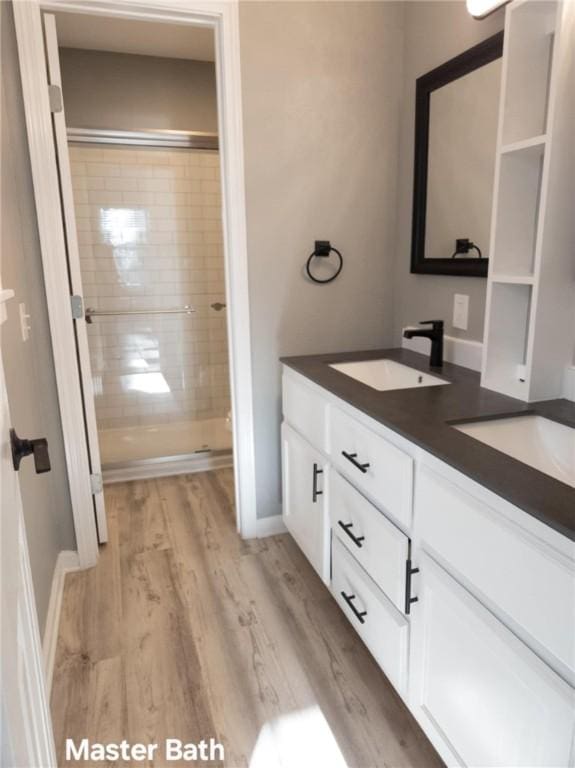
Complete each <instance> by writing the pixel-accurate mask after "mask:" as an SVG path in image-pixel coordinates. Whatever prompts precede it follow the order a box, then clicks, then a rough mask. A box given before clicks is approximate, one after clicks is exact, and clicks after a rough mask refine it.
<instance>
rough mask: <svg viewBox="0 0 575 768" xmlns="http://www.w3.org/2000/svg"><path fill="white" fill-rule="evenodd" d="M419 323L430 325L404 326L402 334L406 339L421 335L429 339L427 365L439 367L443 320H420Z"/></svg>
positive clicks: (441, 353)
mask: <svg viewBox="0 0 575 768" xmlns="http://www.w3.org/2000/svg"><path fill="white" fill-rule="evenodd" d="M420 325H431V328H406V329H405V330H404V332H403V335H404V337H405V338H406V339H413V338H414V337H416V336H422V337H423V338H424V339H431V356H430V358H429V365H430V366H431V367H432V368H441V366H442V365H443V320H422V321H421V323H420Z"/></svg>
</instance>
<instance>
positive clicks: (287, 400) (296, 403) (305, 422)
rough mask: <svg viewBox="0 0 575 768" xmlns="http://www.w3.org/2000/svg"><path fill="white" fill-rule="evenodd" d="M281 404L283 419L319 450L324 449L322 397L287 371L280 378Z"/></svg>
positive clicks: (323, 406)
mask: <svg viewBox="0 0 575 768" xmlns="http://www.w3.org/2000/svg"><path fill="white" fill-rule="evenodd" d="M282 406H283V415H284V419H285V421H287V422H288V424H290V425H291V426H292V427H294V428H295V429H296V430H297V431H298V432H299V433H300V435H303V436H304V437H305V438H306V440H309V442H310V443H311V444H312V445H313V446H314V447H315V448H318V449H319V450H320V451H324V452H325V451H326V449H327V446H326V412H327V403H326V401H325V400H324V398H323V397H322V396H321V395H320V394H318V393H317V392H314V390H313V389H311V387H308V386H306V384H305V383H304V382H302V381H300V380H299V379H298V378H296V377H295V376H292V375H290V374H289V373H284V375H283V379H282Z"/></svg>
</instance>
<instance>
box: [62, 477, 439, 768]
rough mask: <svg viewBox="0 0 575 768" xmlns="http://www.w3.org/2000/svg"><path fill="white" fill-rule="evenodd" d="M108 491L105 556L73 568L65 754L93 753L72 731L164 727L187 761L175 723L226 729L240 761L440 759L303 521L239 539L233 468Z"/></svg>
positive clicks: (97, 734)
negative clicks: (79, 749)
mask: <svg viewBox="0 0 575 768" xmlns="http://www.w3.org/2000/svg"><path fill="white" fill-rule="evenodd" d="M106 502H107V508H108V517H109V530H110V541H109V543H108V544H107V545H106V546H105V547H103V548H102V550H101V557H100V561H99V563H98V565H97V566H96V567H95V568H93V569H91V570H89V571H84V572H79V573H71V574H68V576H67V577H66V585H65V593H64V600H63V607H62V618H61V625H60V635H59V640H58V648H57V655H56V668H55V673H54V682H53V688H52V713H53V719H54V727H55V734H56V743H57V750H58V755H59V765H60V766H63V765H78V764H81V763H76V762H67V763H66V762H65V759H64V744H65V738H66V737H68V738H72V739H74V740H76V742H77V743H78V742H79V740H80V739H82V738H87V739H90V740H91V741H92V742H94V741H97V742H104V743H108V742H120V741H121V740H122V739H127V740H128V741H129V742H131V743H134V742H144V743H156V742H159V743H160V744H161V745H162V747H161V750H160V753H159V756H158V757H157V758H156V760H155V761H154V763H153V764H154V765H155V766H162V767H163V766H166V765H176V764H178V763H169V764H168V763H166V762H165V759H164V758H163V755H162V750H163V742H164V740H165V739H166V738H173V739H182V740H183V741H185V742H198V741H199V740H200V739H202V738H205V739H209V738H210V737H214V738H216V739H217V740H219V741H221V742H222V743H223V745H224V747H225V766H228V767H229V768H239V767H240V766H249V768H280V766H281V768H292V766H293V768H296V767H297V768H343V767H344V766H349V768H351V767H352V766H353V767H354V768H379V767H380V766H381V767H383V766H394V767H395V766H419V767H420V768H439V766H440V765H441V763H440V761H439V759H438V758H437V756H436V755H435V753H434V751H433V749H432V747H431V746H430V745H429V743H428V742H427V740H426V738H425V737H424V735H423V734H422V732H421V731H420V730H419V728H418V726H417V725H416V723H415V721H414V720H413V718H412V716H411V715H410V714H409V712H408V711H407V709H406V708H405V706H404V705H403V703H402V702H401V700H400V699H399V697H398V696H397V695H396V694H395V692H394V690H393V689H392V687H391V685H390V684H389V683H388V682H387V680H386V678H385V677H384V676H383V674H382V673H381V671H380V670H379V668H378V667H377V665H376V663H375V661H374V660H373V659H372V657H371V656H370V654H369V652H368V651H367V650H366V649H365V647H364V646H363V645H362V643H361V642H360V641H359V639H358V638H357V636H356V634H355V633H354V631H353V629H352V628H351V626H350V625H349V624H348V622H347V620H346V619H345V617H344V616H343V614H342V613H341V611H340V609H339V608H338V606H337V605H336V603H335V601H334V600H333V599H332V598H331V596H330V595H329V593H328V592H327V590H326V589H325V587H324V586H323V585H322V583H321V582H320V580H319V578H318V577H317V576H316V574H315V572H314V571H313V570H312V569H311V567H310V566H309V565H308V563H307V561H306V560H305V559H304V557H303V555H302V554H301V553H300V551H299V549H298V548H297V547H296V545H295V544H294V543H293V541H292V539H291V538H290V537H289V535H287V534H284V535H281V536H274V537H271V538H267V539H260V540H252V541H242V540H241V539H239V538H238V536H237V534H236V531H235V521H234V513H233V473H232V471H231V470H219V471H217V472H206V473H200V474H195V475H182V476H179V477H172V478H161V479H157V480H148V481H145V482H132V483H123V484H118V485H114V486H109V487H107V488H106ZM113 764H114V765H120V764H121V763H113ZM212 764H215V763H212ZM138 765H151V763H145V762H143V763H138ZM188 765H190V763H188ZM220 765H221V763H220Z"/></svg>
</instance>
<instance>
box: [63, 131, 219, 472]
mask: <svg viewBox="0 0 575 768" xmlns="http://www.w3.org/2000/svg"><path fill="white" fill-rule="evenodd" d="M68 139H69V147H70V160H71V168H72V181H73V188H74V202H75V209H76V223H77V229H78V242H79V248H80V262H81V272H82V283H83V289H84V302H85V312H86V320H87V322H88V324H89V325H88V339H89V347H90V360H91V367H92V376H93V384H94V393H95V405H96V418H97V424H98V437H99V442H100V450H101V455H102V465H103V470H104V472H105V473H106V471H108V472H109V473H110V470H115V469H116V470H117V469H119V470H124V477H125V476H126V472H127V475H128V476H129V470H130V467H138V469H139V471H140V473H141V472H142V468H144V471H147V469H149V473H150V475H153V474H154V473H160V472H161V465H162V464H164V465H165V464H166V462H170V464H172V463H173V462H174V461H178V462H182V464H181V466H182V471H183V470H186V471H191V470H193V469H194V462H197V461H198V459H199V458H201V459H202V460H203V461H204V466H205V459H206V455H207V454H208V455H209V456H210V457H213V458H216V457H217V458H218V461H219V466H221V465H222V464H223V463H226V459H229V460H231V450H232V433H231V421H230V390H229V370H228V348H227V336H226V317H225V315H226V304H225V301H226V299H225V277H224V260H223V249H222V226H221V197H220V181H219V156H218V151H217V137H215V136H212V135H209V134H192V133H174V132H169V131H160V132H148V131H146V132H139V133H131V132H122V131H87V130H79V129H69V131H68Z"/></svg>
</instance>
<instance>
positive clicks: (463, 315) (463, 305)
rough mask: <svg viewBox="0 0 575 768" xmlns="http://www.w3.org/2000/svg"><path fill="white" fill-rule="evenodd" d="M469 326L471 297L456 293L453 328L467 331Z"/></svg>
mask: <svg viewBox="0 0 575 768" xmlns="http://www.w3.org/2000/svg"><path fill="white" fill-rule="evenodd" d="M468 325H469V296H468V295H467V294H465V293H456V294H455V295H454V297H453V327H454V328H460V329H461V330H462V331H466V330H467V328H468Z"/></svg>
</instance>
